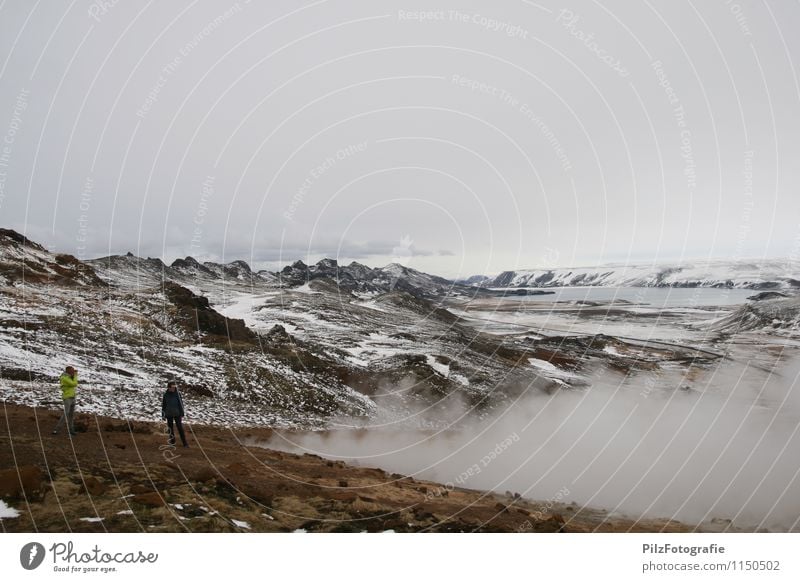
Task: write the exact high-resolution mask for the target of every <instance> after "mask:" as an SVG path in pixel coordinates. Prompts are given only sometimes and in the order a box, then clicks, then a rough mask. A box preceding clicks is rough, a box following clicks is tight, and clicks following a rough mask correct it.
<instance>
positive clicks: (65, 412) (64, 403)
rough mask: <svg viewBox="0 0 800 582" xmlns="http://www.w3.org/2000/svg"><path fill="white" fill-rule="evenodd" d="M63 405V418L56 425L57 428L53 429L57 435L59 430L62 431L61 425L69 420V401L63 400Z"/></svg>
mask: <svg viewBox="0 0 800 582" xmlns="http://www.w3.org/2000/svg"><path fill="white" fill-rule="evenodd" d="M61 404H62V406H61V407H62V409H63V410H62V411H61V418H59V419H58V422H57V423H56V427H55V428H54V429H53V434H55V433H57V432H58V431H59V430H61V425H62V424H64V420H65V419H66V418H67V401H66V400H63V401H62V403H61Z"/></svg>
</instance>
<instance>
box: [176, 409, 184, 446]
mask: <svg viewBox="0 0 800 582" xmlns="http://www.w3.org/2000/svg"><path fill="white" fill-rule="evenodd" d="M175 424H177V425H178V434H179V435H181V442H182V443H183V446H184V447H185V446H186V433H185V432H183V421H181V417H180V416H176V417H175Z"/></svg>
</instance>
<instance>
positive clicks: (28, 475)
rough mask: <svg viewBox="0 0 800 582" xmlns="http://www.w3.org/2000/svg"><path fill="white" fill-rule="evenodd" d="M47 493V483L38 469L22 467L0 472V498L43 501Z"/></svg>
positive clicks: (31, 466)
mask: <svg viewBox="0 0 800 582" xmlns="http://www.w3.org/2000/svg"><path fill="white" fill-rule="evenodd" d="M47 491H48V482H47V480H46V478H45V474H44V472H43V471H42V470H41V469H40V468H39V467H36V466H33V465H24V466H21V467H17V468H15V469H5V470H3V471H0V498H9V499H27V500H28V501H43V500H44V496H45V495H46V494H47Z"/></svg>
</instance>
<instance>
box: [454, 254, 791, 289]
mask: <svg viewBox="0 0 800 582" xmlns="http://www.w3.org/2000/svg"><path fill="white" fill-rule="evenodd" d="M462 283H464V284H468V285H472V286H476V287H484V288H486V287H491V288H495V287H511V288H518V287H537V288H547V287H589V286H593V287H718V288H728V289H797V288H800V269H798V265H797V263H796V262H794V263H793V262H791V261H787V260H765V261H761V262H759V263H754V262H752V261H706V262H696V263H684V264H674V265H646V264H632V265H608V266H599V267H578V268H568V267H565V268H557V269H523V270H517V271H504V272H502V273H500V274H499V275H497V276H496V277H481V276H475V277H470V278H469V279H467V280H465V281H463V282H462Z"/></svg>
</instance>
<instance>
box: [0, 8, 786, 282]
mask: <svg viewBox="0 0 800 582" xmlns="http://www.w3.org/2000/svg"><path fill="white" fill-rule="evenodd" d="M736 6H737V10H736V11H734V10H733V9H732V7H731V5H727V4H725V3H714V4H704V5H700V6H694V7H692V6H690V5H683V4H675V3H670V2H664V1H662V2H655V3H652V4H650V5H648V4H643V5H635V6H631V5H630V4H629V3H624V4H623V3H619V2H611V3H607V4H606V5H605V6H604V7H601V6H599V5H597V4H596V3H592V2H589V1H579V2H575V3H572V4H571V5H570V6H569V7H568V9H566V10H562V9H561V8H560V7H559V8H557V9H549V8H547V7H546V6H542V7H539V6H537V5H534V4H531V3H505V4H503V5H502V6H500V5H497V6H488V5H486V4H485V3H480V2H467V3H464V2H458V3H456V2H454V1H449V0H448V1H444V2H438V3H427V4H425V3H423V4H421V5H420V4H415V5H408V6H402V5H400V6H398V5H397V4H396V3H392V2H388V1H384V0H379V1H377V2H370V3H355V4H353V3H349V4H336V3H321V4H313V5H312V4H309V5H306V6H293V7H292V8H285V7H283V6H281V5H277V4H272V3H270V4H268V5H260V4H257V3H245V2H238V3H237V2H234V3H231V4H228V5H219V4H201V3H197V4H190V3H188V2H171V3H168V4H164V3H161V4H158V5H150V6H148V7H146V8H145V7H142V6H139V5H135V4H133V3H117V4H115V5H113V6H106V7H105V8H102V9H99V8H97V5H94V4H91V3H79V4H76V5H75V6H73V7H72V8H70V7H68V6H63V7H58V8H57V9H53V10H42V9H35V8H34V7H33V6H32V5H28V4H25V3H5V4H4V5H3V7H2V9H1V12H2V17H0V66H1V67H2V69H0V81H1V82H2V85H1V86H0V141H3V144H2V145H3V146H4V147H5V148H6V149H4V150H3V152H2V160H0V163H1V164H2V166H0V171H1V172H2V174H0V186H1V187H2V189H0V216H2V223H3V225H4V226H7V227H12V228H17V229H19V230H23V231H26V232H28V233H30V234H31V235H32V236H34V237H36V238H39V239H40V240H42V241H43V242H45V243H48V244H51V245H52V246H54V247H55V248H57V249H58V250H61V251H65V252H72V253H83V254H88V253H98V254H104V253H105V252H107V251H108V250H109V249H112V250H115V251H122V250H129V249H130V250H133V251H134V252H136V251H137V249H139V250H140V251H141V250H146V253H147V254H153V255H162V254H163V255H167V254H170V253H176V254H189V253H190V252H192V249H195V250H196V251H202V252H205V253H208V254H211V255H219V256H223V255H224V256H226V257H227V256H231V258H240V257H238V256H236V257H233V256H232V254H233V253H234V252H235V253H236V254H244V255H245V256H243V257H242V258H247V256H246V255H247V254H248V253H252V254H253V255H254V256H258V257H261V258H262V259H261V260H276V257H283V256H285V255H286V254H287V253H289V252H291V253H292V254H293V255H294V256H292V257H291V259H295V258H303V255H304V253H306V252H307V251H308V249H309V248H311V249H312V250H313V252H314V253H315V254H325V255H331V254H334V255H335V254H336V251H338V250H339V249H340V247H341V248H342V249H344V250H345V253H344V254H347V255H349V256H350V257H352V258H364V259H368V258H372V257H374V258H375V260H383V259H384V255H386V256H389V257H390V256H391V254H392V248H393V245H394V244H395V243H394V242H393V241H394V240H395V239H397V240H400V239H401V238H402V237H405V236H408V237H410V238H411V239H412V240H413V241H414V245H415V252H414V257H415V261H416V263H415V264H416V265H418V266H419V267H421V268H425V269H428V270H430V271H434V272H438V273H441V274H445V275H450V276H457V275H469V274H474V273H487V272H497V271H500V270H504V269H511V268H519V267H535V266H542V265H545V264H546V265H551V264H552V265H560V266H569V265H572V264H576V263H580V264H586V263H591V262H607V261H624V260H628V259H634V260H641V259H644V260H653V259H654V258H655V259H665V260H666V259H675V258H681V257H709V256H714V257H727V258H745V257H760V256H765V255H771V256H776V255H791V254H797V253H798V252H800V251H798V249H799V248H800V245H799V243H798V242H797V241H798V240H800V236H798V234H799V231H798V220H797V217H798V216H800V199H798V197H797V196H796V192H797V190H798V186H800V180H799V179H798V173H797V171H796V170H795V169H794V168H793V167H791V164H790V163H789V161H790V160H794V159H797V157H798V154H800V151H798V142H797V135H800V116H798V115H797V114H796V113H797V106H798V101H799V100H800V95H798V83H797V79H796V74H795V69H796V67H794V68H793V63H794V61H795V60H796V58H797V56H798V50H799V49H798V43H797V41H796V40H795V38H794V36H792V35H791V34H790V32H791V31H793V30H794V29H795V28H796V24H797V23H798V22H799V21H800V7H798V6H797V5H796V4H791V3H777V2H771V3H767V4H762V3H758V2H755V1H750V0H743V1H741V2H738V3H737V4H736ZM420 10H422V11H423V12H425V11H427V12H425V13H424V14H422V13H420ZM30 11H33V12H32V13H30ZM62 17H63V21H62V20H61V19H62ZM59 22H61V24H60V26H59ZM15 39H16V40H15ZM22 102H24V106H23V105H20V104H21V103H22ZM253 241H256V242H258V244H253ZM287 241H288V242H287ZM339 241H346V243H344V244H342V245H340V243H339ZM381 241H383V242H381ZM426 249H446V252H441V251H430V250H426ZM141 254H145V253H144V252H142V253H141Z"/></svg>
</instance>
